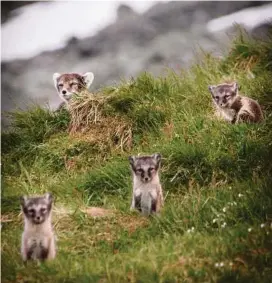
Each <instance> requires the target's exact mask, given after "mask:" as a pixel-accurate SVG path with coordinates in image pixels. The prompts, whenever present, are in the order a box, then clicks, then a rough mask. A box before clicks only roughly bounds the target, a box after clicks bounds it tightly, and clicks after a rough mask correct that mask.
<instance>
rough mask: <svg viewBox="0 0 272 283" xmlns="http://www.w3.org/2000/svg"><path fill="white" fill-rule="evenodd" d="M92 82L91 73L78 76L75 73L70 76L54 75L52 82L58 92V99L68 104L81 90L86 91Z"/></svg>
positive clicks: (92, 76)
mask: <svg viewBox="0 0 272 283" xmlns="http://www.w3.org/2000/svg"><path fill="white" fill-rule="evenodd" d="M93 80H94V74H93V73H92V72H88V73H85V74H84V75H79V74H76V73H71V74H59V73H54V75H53V81H54V85H55V87H56V89H57V91H58V94H59V96H60V98H61V99H62V100H63V101H64V102H66V103H68V101H69V100H70V99H71V97H72V96H73V94H75V93H78V92H80V91H81V90H83V89H84V88H85V89H88V88H89V87H90V86H91V84H92V82H93Z"/></svg>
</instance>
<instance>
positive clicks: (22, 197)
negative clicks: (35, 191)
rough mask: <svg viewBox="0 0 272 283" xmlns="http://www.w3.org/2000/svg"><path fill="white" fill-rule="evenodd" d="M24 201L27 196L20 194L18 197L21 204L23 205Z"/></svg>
mask: <svg viewBox="0 0 272 283" xmlns="http://www.w3.org/2000/svg"><path fill="white" fill-rule="evenodd" d="M26 201H27V196H21V197H20V203H21V206H24V205H25V203H26Z"/></svg>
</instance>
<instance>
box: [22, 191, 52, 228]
mask: <svg viewBox="0 0 272 283" xmlns="http://www.w3.org/2000/svg"><path fill="white" fill-rule="evenodd" d="M20 200H21V206H22V211H23V213H24V216H25V218H26V219H27V220H28V221H30V222H31V223H32V224H42V223H43V222H44V221H45V220H46V219H47V218H48V216H49V214H50V211H51V209H52V202H53V197H52V195H51V194H50V193H46V194H45V195H44V196H39V197H27V196H22V197H21V198H20Z"/></svg>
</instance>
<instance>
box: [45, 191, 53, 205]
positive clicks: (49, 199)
mask: <svg viewBox="0 0 272 283" xmlns="http://www.w3.org/2000/svg"><path fill="white" fill-rule="evenodd" d="M44 197H45V199H46V200H47V201H48V203H50V204H51V203H52V202H53V196H52V194H51V193H46V194H45V195H44Z"/></svg>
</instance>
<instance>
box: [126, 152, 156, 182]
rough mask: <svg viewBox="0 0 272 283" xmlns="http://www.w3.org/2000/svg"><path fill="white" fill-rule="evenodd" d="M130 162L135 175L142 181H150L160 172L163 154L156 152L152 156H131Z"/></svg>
mask: <svg viewBox="0 0 272 283" xmlns="http://www.w3.org/2000/svg"><path fill="white" fill-rule="evenodd" d="M129 163H130V166H131V169H132V171H133V173H134V176H135V177H136V178H137V179H139V180H140V181H141V182H142V183H148V182H151V181H152V179H153V178H154V177H155V176H156V175H157V174H158V171H159V168H160V163H161V155H160V154H159V153H155V154H153V155H150V156H140V157H138V156H130V157H129Z"/></svg>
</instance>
